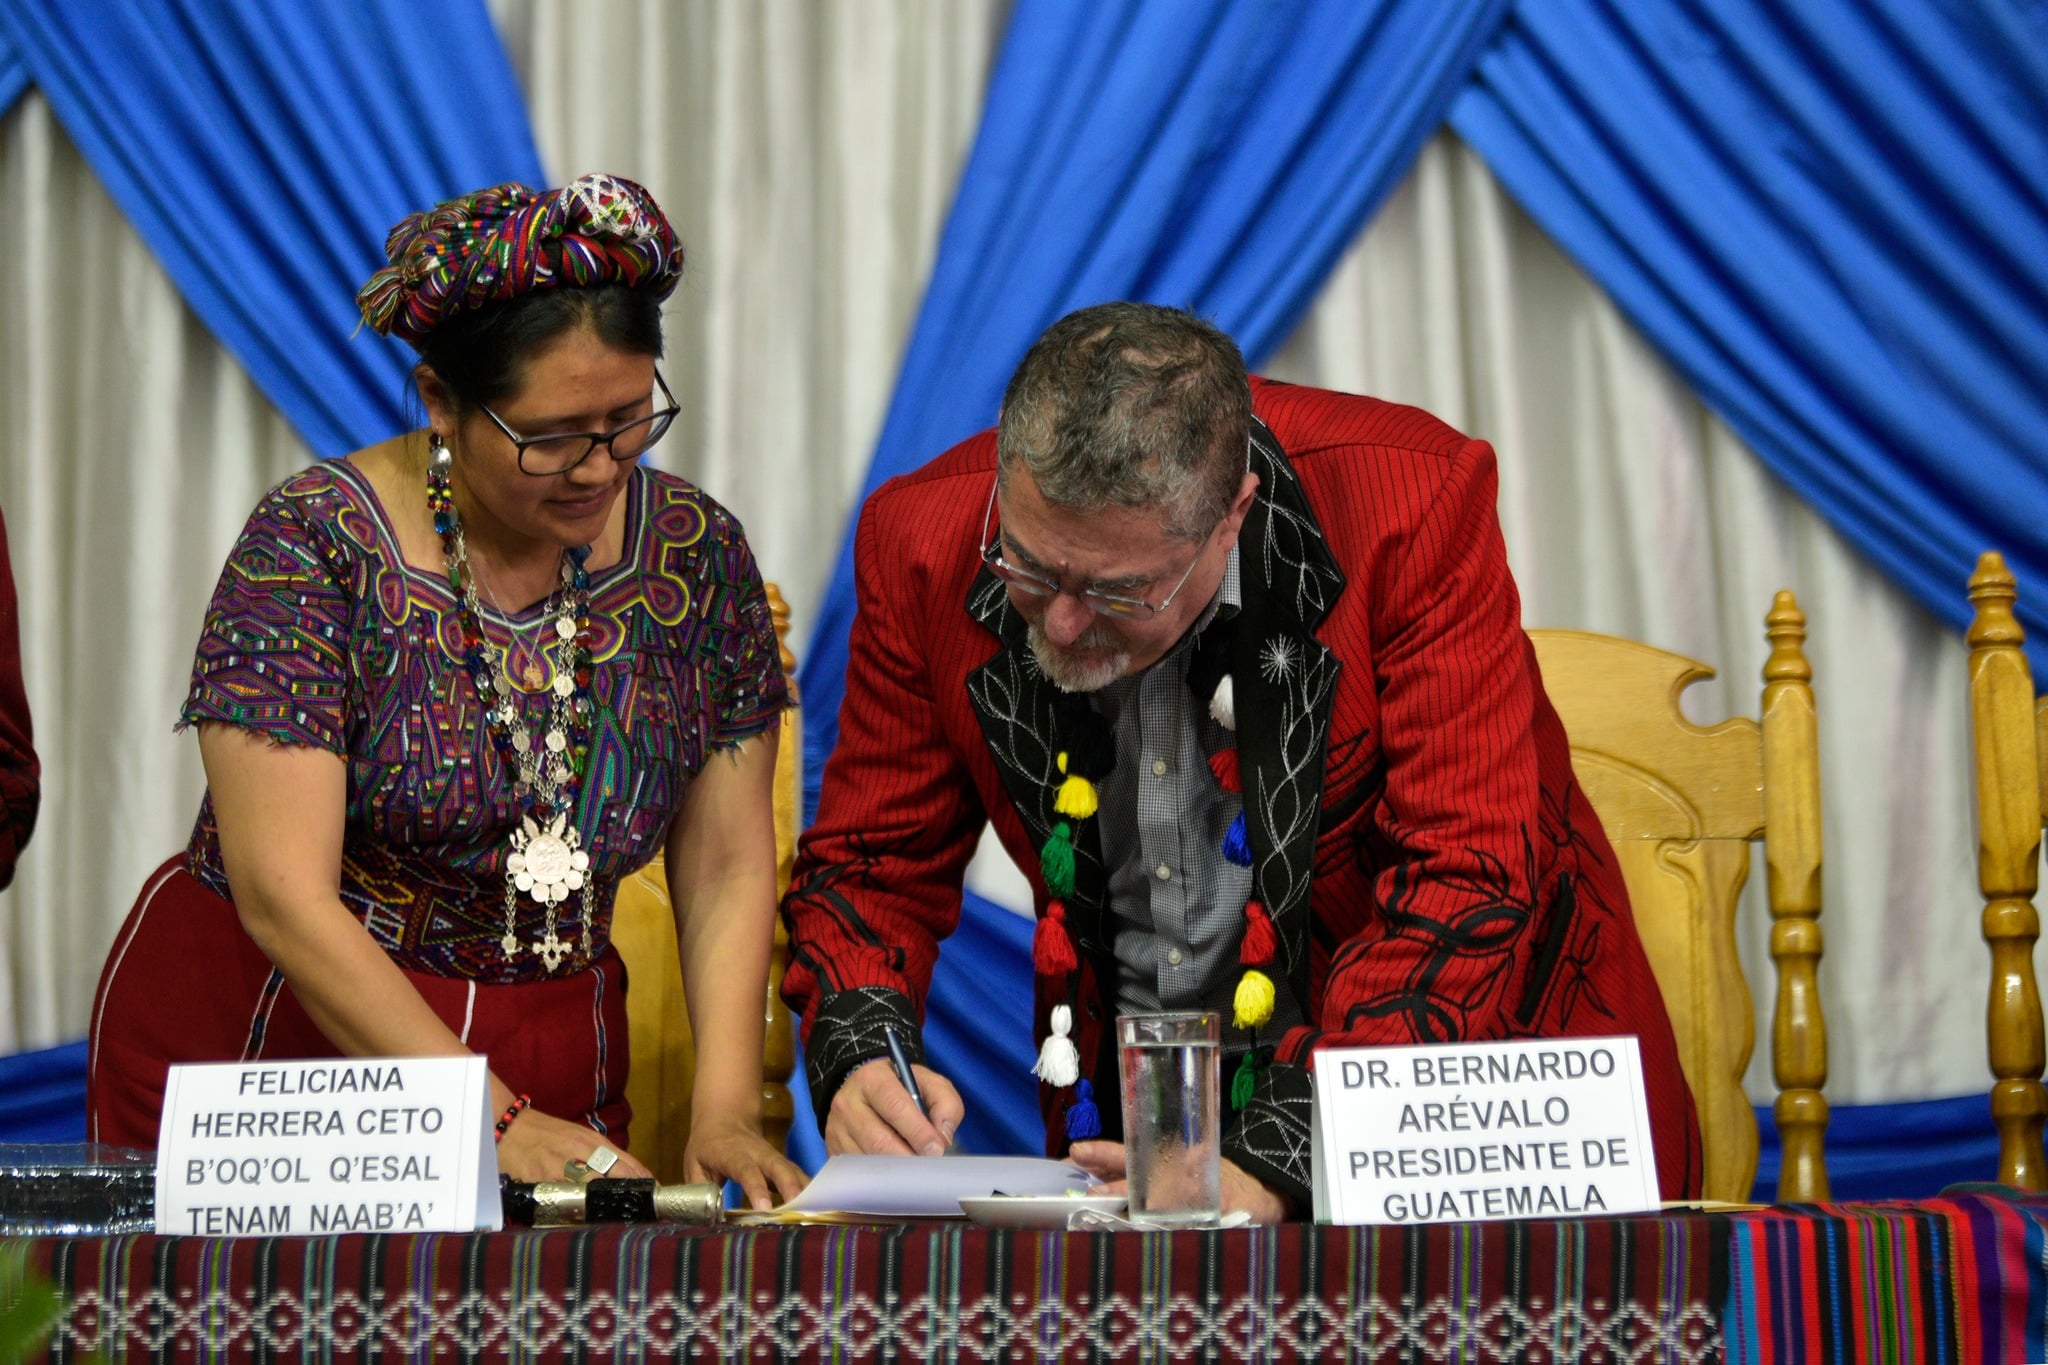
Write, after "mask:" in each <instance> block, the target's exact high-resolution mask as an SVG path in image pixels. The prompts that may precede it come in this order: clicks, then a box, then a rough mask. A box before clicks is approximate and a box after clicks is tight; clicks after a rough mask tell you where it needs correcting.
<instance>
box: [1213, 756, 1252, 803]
mask: <svg viewBox="0 0 2048 1365" xmlns="http://www.w3.org/2000/svg"><path fill="white" fill-rule="evenodd" d="M1209 771H1210V772H1212V773H1214V774H1216V785H1217V786H1218V787H1220V788H1222V789H1223V790H1224V791H1227V792H1241V791H1243V790H1244V774H1243V772H1241V771H1240V770H1239V768H1238V766H1237V750H1235V749H1218V750H1217V751H1216V752H1215V753H1213V754H1210V755H1209Z"/></svg>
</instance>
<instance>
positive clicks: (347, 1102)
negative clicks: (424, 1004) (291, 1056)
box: [156, 1057, 504, 1237]
mask: <svg viewBox="0 0 2048 1365" xmlns="http://www.w3.org/2000/svg"><path fill="white" fill-rule="evenodd" d="M490 1093H491V1091H490V1074H489V1071H488V1069H487V1067H486V1063H485V1061H484V1059H483V1058H481V1057H403V1058H390V1057H384V1058H366V1057H354V1058H345V1059H338V1060H335V1061H324V1062H226V1063H214V1064H208V1065H203V1066H174V1067H172V1068H171V1074H170V1078H169V1080H168V1081H167V1082H166V1084H165V1087H164V1113H163V1126H162V1128H161V1129H160V1130H159V1133H158V1137H157V1151H156V1230H157V1231H158V1232H160V1233H173V1234H177V1235H180V1236H198V1237H245V1236H262V1237H275V1236H289V1235H306V1234H311V1235H324V1234H327V1233H336V1232H472V1231H476V1230H479V1229H494V1228H498V1227H501V1226H503V1225H504V1214H503V1211H502V1206H501V1204H500V1203H499V1199H498V1152H497V1148H496V1145H495V1144H494V1143H493V1142H492V1140H491V1118H490V1113H489V1109H490Z"/></svg>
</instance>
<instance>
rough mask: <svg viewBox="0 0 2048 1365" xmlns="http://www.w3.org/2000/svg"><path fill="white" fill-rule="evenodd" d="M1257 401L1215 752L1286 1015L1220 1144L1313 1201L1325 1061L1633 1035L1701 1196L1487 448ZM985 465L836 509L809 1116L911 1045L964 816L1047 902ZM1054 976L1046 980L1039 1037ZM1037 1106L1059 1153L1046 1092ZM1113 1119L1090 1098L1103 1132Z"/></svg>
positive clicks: (1680, 1168) (1634, 944)
mask: <svg viewBox="0 0 2048 1365" xmlns="http://www.w3.org/2000/svg"><path fill="white" fill-rule="evenodd" d="M1252 396H1253V410H1254V413H1255V415H1256V417H1257V419H1258V421H1256V422H1255V423H1254V456H1253V468H1254V471H1255V472H1257V473H1258V474H1259V476H1260V487H1259V491H1258V496H1257V499H1256V502H1255V504H1254V507H1253V509H1252V511H1251V513H1250V514H1249V515H1248V517H1247V518H1246V521H1245V524H1244V528H1243V532H1242V535H1241V539H1240V542H1239V543H1240V550H1239V556H1240V558H1239V571H1240V575H1241V580H1242V592H1243V599H1244V600H1243V606H1242V608H1241V610H1240V612H1239V615H1238V619H1237V626H1236V631H1235V643H1234V645H1233V649H1234V650H1235V655H1234V657H1233V666H1232V677H1233V682H1234V687H1235V690H1236V698H1237V702H1236V711H1237V717H1238V730H1237V742H1238V753H1239V761H1240V764H1241V766H1242V769H1243V774H1244V790H1245V814H1246V819H1247V826H1248V832H1249V834H1250V842H1251V846H1252V851H1253V855H1254V859H1255V864H1254V867H1255V875H1256V878H1257V885H1258V888H1259V890H1260V892H1261V893H1262V898H1263V899H1264V901H1265V903H1266V907H1267V910H1268V912H1269V913H1270V914H1271V915H1272V918H1273V921H1274V925H1275V928H1276V929H1277V930H1278V934H1279V940H1280V950H1279V955H1278V958H1277V959H1276V962H1275V966H1274V970H1275V971H1276V972H1284V973H1286V975H1287V977H1288V978H1289V981H1290V984H1291V985H1292V987H1293V989H1294V993H1295V998H1297V999H1299V1000H1302V1001H1304V1002H1306V1008H1307V1013H1308V1015H1309V1021H1308V1023H1307V1024H1306V1025H1305V1026H1303V1027H1299V1028H1295V1029H1293V1030H1290V1031H1289V1032H1287V1033H1286V1034H1284V1035H1283V1036H1282V1037H1281V1038H1280V1039H1279V1040H1278V1042H1277V1045H1276V1047H1275V1050H1274V1058H1273V1061H1272V1064H1271V1065H1268V1066H1266V1067H1264V1068H1262V1069H1261V1071H1260V1073H1259V1082H1258V1086H1257V1090H1256V1092H1255V1093H1254V1095H1253V1098H1252V1102H1251V1104H1249V1105H1248V1106H1247V1107H1246V1108H1245V1110H1244V1112H1243V1113H1242V1115H1240V1116H1239V1119H1238V1122H1237V1126H1236V1128H1235V1130H1234V1131H1232V1132H1230V1133H1227V1134H1226V1137H1225V1141H1224V1151H1225V1154H1226V1155H1227V1156H1229V1157H1230V1158H1231V1159H1232V1160H1234V1161H1236V1162H1238V1164H1240V1165H1241V1166H1243V1167H1245V1168H1246V1169H1247V1170H1249V1171H1251V1172H1252V1173H1253V1174H1255V1175H1258V1176H1259V1177H1260V1178H1261V1179H1264V1180H1265V1181H1267V1183H1269V1184H1271V1185H1273V1186H1275V1187H1276V1188H1279V1189H1282V1190H1284V1191H1287V1192H1288V1193H1290V1194H1292V1195H1294V1196H1295V1197H1296V1198H1297V1199H1306V1197H1307V1196H1308V1193H1309V1159H1308V1151H1309V1144H1308V1133H1309V1102H1310V1098H1311V1095H1312V1084H1311V1081H1310V1073H1309V1070H1308V1068H1307V1065H1306V1063H1307V1059H1308V1056H1309V1053H1310V1052H1311V1051H1312V1050H1313V1049H1314V1048H1316V1047H1318V1046H1320V1045H1324V1044H1330V1045H1339V1044H1341V1045H1366V1044H1409V1043H1418V1042H1443V1041H1461V1040H1482V1039H1504V1038H1532V1037H1590V1036H1599V1035H1605V1034H1632V1035H1634V1036H1635V1037H1636V1038H1637V1039H1638V1040H1639V1041H1640V1044H1641V1048H1642V1060H1643V1072H1644V1075H1645V1078H1646V1080H1647V1083H1648V1086H1649V1092H1650V1117H1651V1124H1652V1133H1653V1139H1654V1142H1655V1145H1656V1152H1657V1165H1658V1177H1659V1182H1660V1184H1661V1186H1662V1189H1663V1193H1664V1195H1665V1197H1667V1198H1678V1197H1683V1196H1691V1195H1697V1194H1698V1192H1699V1187H1700V1176H1701V1163H1700V1141H1699V1129H1698V1124H1697V1121H1696V1119H1695V1117H1694V1114H1693V1106H1692V1097H1691V1095H1690V1093H1689V1091H1688V1090H1687V1088H1686V1084H1685V1080H1684V1078H1683V1075H1682V1073H1681V1071H1680V1069H1679V1062H1678V1054H1677V1048H1676V1045H1675V1043H1674V1041H1673V1038H1672V1033H1671V1026H1670V1022H1669V1020H1668V1018H1667V1016H1666V1014H1665V1011H1664V1003H1663V998H1662V996H1661V995H1660V993H1659V991H1658V988H1657V983H1656V980H1655V979H1654V978H1653V977H1652V975H1651V973H1650V967H1649V963H1648V960H1647V959H1646V958H1645V957H1644V955H1643V948H1642V943H1641V941H1640V939H1639V938H1638V937H1637V934H1636V930H1635V925H1634V921H1633V920H1632V918H1631V916H1630V913H1629V906H1628V897H1627V893H1626V892H1625V891H1624V889H1623V886H1622V882H1621V876H1620V872H1619V870H1618V868H1617V867H1616V864H1615V860H1614V854H1613V851H1612V849H1611V848H1610V847H1609V846H1608V843H1607V839H1606V836H1605V835H1604V834H1603V833H1602V831H1601V828H1600V824H1599V821H1598V819H1597V818H1596V817H1595V816H1594V814H1593V812H1592V810H1591V809H1590V808H1589V807H1588V806H1587V804H1586V801H1585V798H1584V796H1583V794H1582V793H1581V792H1580V790H1579V786H1578V783H1577V781H1576V779H1575V778H1574V777H1573V775H1572V768H1571V758H1570V753H1569V750H1568V748H1567V745H1566V740H1565V734H1564V729H1563V727H1562V725H1561V724H1560V723H1559V721H1558V718H1557V713H1556V712H1555V711H1554V710H1553V709H1552V707H1551V705H1550V702H1549V699H1548V698H1547V697H1546V696H1545V695H1544V692H1543V684H1542V680H1541V678H1540V677H1539V676H1538V674H1537V667H1536V659H1535V655H1534V652H1533V650H1532V648H1531V646H1530V644H1529V640H1528V637H1527V636H1526V635H1525V634H1524V633H1523V631H1522V627H1521V605H1520V599H1519V597H1518V595H1517V593H1516V591H1515V585H1514V582H1513V580H1512V578H1511V577H1510V576H1509V573H1508V567H1507V558H1506V553H1505V548H1504V546H1503V544H1502V540H1501V533H1500V525H1499V519H1498V516H1497V514H1496V511H1495V497H1496V475H1495V470H1494V461H1493V452H1492V450H1491V448H1490V447H1488V446H1487V445H1486V444H1485V443H1484V442H1481V441H1474V440H1468V439H1467V438H1465V437H1464V436H1461V435H1459V434H1458V433H1457V432H1455V431H1453V430H1451V429H1450V428H1449V427H1447V426H1445V425H1444V424H1443V423H1441V422H1439V421H1437V420H1436V419H1435V418H1433V417H1431V416H1429V415H1428V414H1426V413H1423V412H1420V411H1418V410H1416V409H1414V408H1407V407H1401V406H1398V405H1396V404H1392V403H1385V402H1381V401H1379V400H1377V399H1371V398H1360V397H1354V396H1351V395H1347V394H1339V393H1331V392H1327V391H1323V390H1318V389H1307V388H1300V387H1295V386H1291V385H1285V384H1276V383H1271V382H1265V381H1259V380H1254V381H1253V394H1252ZM994 468H995V437H994V433H993V432H983V433H982V434H980V435H978V436H974V437H972V438H970V439H968V440H966V441H963V442H962V443H961V444H959V445H958V446H955V447H954V448H953V449H952V450H950V451H948V452H946V453H945V454H944V455H942V456H940V457H939V458H938V459H936V460H934V461H932V462H931V463H930V464H928V465H926V466H925V467H924V468H922V469H920V470H917V471H916V472H914V473H911V474H907V475H904V476H902V477H900V478H897V479H892V480H891V481H889V482H888V483H886V484H884V485H883V486H882V487H881V488H880V489H878V490H876V492H875V494H874V495H873V496H872V497H871V498H869V500H868V502H867V505H866V507H865V508H864V509H863V510H862V513H861V519H860V525H859V529H858V531H857V533H856V539H855V571H856V581H857V589H858V602H859V612H858V615H857V617H856V618H855V621H854V626H853V634H852V641H851V654H850V663H849V666H848V668H847V680H846V698H845V701H844V703H843V704H842V706H841V708H840V717H839V742H838V745H837V747H836V748H835V750H834V751H833V754H832V757H831V759H830V761H829V762H828V763H827V765H826V768H825V774H824V790H823V796H822V799H821V801H820V804H819V807H818V815H817V819H816V821H815V822H814V823H813V824H812V825H811V827H810V829H809V831H808V832H807V833H806V834H805V836H804V839H803V842H802V845H801V847H800V849H799V852H798V856H797V865H796V873H795V880H794V882H793V884H792V886H791V889H790V892H789V895H788V897H787V898H786V900H785V901H784V913H785V915H786V916H787V918H788V923H789V929H790V941H791V955H790V965H789V970H788V973H787V975H786V977H785V978H784V983H783V992H784V994H785V996H786V997H787V998H788V1000H789V1002H790V1004H791V1006H792V1008H794V1009H796V1010H797V1011H799V1012H800V1013H801V1015H802V1017H803V1020H804V1029H805V1040H806V1057H807V1063H808V1072H809V1079H810V1083H811V1087H812V1094H813V1098H814V1101H815V1102H816V1105H817V1111H818V1113H819V1114H820V1115H821V1116H822V1115H823V1114H824V1113H825V1112H826V1111H827V1108H828V1107H829V1104H830V1100H831V1097H832V1095H833V1093H834V1092H835V1091H836V1090H837V1088H838V1086H839V1083H840V1082H841V1081H842V1080H843V1079H844V1078H845V1075H846V1073H847V1072H848V1071H850V1070H852V1068H853V1067H854V1066H856V1065H858V1064H859V1063H861V1062H863V1061H865V1060H867V1059H869V1058H871V1057H876V1056H881V1055H885V1053H886V1050H887V1049H886V1046H885V1044H884V1043H883V1041H882V1034H881V1029H882V1026H883V1025H884V1024H894V1025H895V1026H896V1027H897V1028H898V1030H899V1031H900V1032H901V1033H902V1034H903V1035H904V1037H905V1038H906V1039H908V1040H911V1041H912V1042H913V1043H914V1042H915V1040H916V1039H917V1038H918V1037H919V1021H920V1019H921V1017H922V1013H923V1007H924V1000H925V995H926V992H927V990H928V989H929V986H930V982H931V973H932V968H933V965H934V963H935V962H936V960H937V954H938V952H939V944H940V941H941V940H942V939H944V938H945V937H946V935H947V934H949V933H950V932H951V931H952V930H953V928H954V927H955V925H956V924H957V923H958V919H959V914H960V890H961V880H962V877H963V875H964V871H965V868H966V865H967V862H968V859H969V858H970V857H971V855H972V854H973V852H974V848H975V844H976V841H977V840H978V838H979V836H980V833H981V830H982V827H983V824H984V822H985V821H989V820H992V821H994V823H995V828H996V832H997V834H998V836H999V837H1000V838H1001V840H1002V843H1003V846H1004V847H1005V848H1006V849H1007V850H1008V851H1009V853H1010V855H1011V857H1012V858H1014V859H1015V860H1016V862H1017V864H1018V866H1019V867H1021V868H1023V869H1024V871H1025V873H1026V875H1027V876H1029V877H1030V878H1031V881H1032V885H1033V889H1034V893H1035V896H1036V900H1037V908H1038V912H1039V913H1040V914H1043V913H1044V911H1045V905H1046V900H1047V895H1046V890H1045V885H1044V882H1043V880H1042V878H1041V877H1040V875H1039V872H1038V854H1037V850H1038V848H1039V847H1040V846H1041V845H1042V844H1043V842H1044V841H1045V839H1046V837H1047V835H1048V834H1049V832H1050V831H1051V828H1052V825H1053V822H1054V821H1055V820H1056V819H1057V817H1056V816H1055V815H1054V813H1053V809H1052V805H1053V797H1054V794H1055V792H1056V790H1057V788H1058V785H1059V782H1060V780H1061V778H1060V774H1059V772H1058V770H1057V768H1056V767H1055V765H1054V751H1053V735H1054V730H1055V716H1056V714H1057V708H1058V706H1059V704H1060V700H1059V699H1060V694H1059V693H1058V692H1057V691H1056V689H1054V688H1053V686H1052V684H1051V683H1049V682H1047V681H1046V680H1045V679H1044V678H1043V677H1042V676H1041V675H1040V674H1039V673H1038V671H1037V669H1036V668H1035V667H1034V666H1033V664H1032V662H1031V657H1030V651H1029V648H1028V646H1027V645H1026V644H1025V643H1024V622H1023V620H1022V618H1021V616H1020V615H1019V614H1018V613H1017V612H1016V611H1015V610H1014V609H1013V608H1012V607H1011V606H1010V603H1009V599H1008V596H1007V594H1006V593H1005V592H1004V590H1003V587H1002V585H1001V584H1000V582H998V581H997V580H996V579H995V578H994V577H993V576H991V575H990V574H989V573H988V572H987V571H986V570H985V569H984V568H983V567H982V566H981V563H980V560H979V559H978V558H977V556H976V553H975V551H976V539H977V535H978V533H979V528H980V523H981V515H982V509H983V505H984V501H985V499H986V497H987V495H988V488H989V480H990V478H991V477H992V474H993V471H994ZM1282 656H1284V657H1285V658H1286V660H1287V663H1286V666H1285V667H1278V666H1275V660H1276V659H1277V658H1279V657H1282ZM1262 665H1263V666H1262ZM1095 823H1096V822H1094V821H1086V822H1082V826H1081V829H1080V830H1079V831H1077V834H1078V835H1079V837H1078V838H1077V842H1076V886H1075V891H1074V894H1073V896H1072V897H1070V898H1069V899H1068V901H1067V920H1068V927H1069V931H1070V932H1071V934H1072V936H1073V938H1074V941H1075V944H1076V947H1077V950H1078V953H1079V956H1080V958H1081V960H1082V961H1081V971H1080V981H1079V991H1078V999H1079V1001H1080V1005H1081V1007H1080V1008H1079V1009H1078V1010H1077V1011H1076V1018H1075V1021H1074V1041H1075V1043H1076V1045H1077V1047H1078V1048H1079V1050H1080V1054H1081V1065H1082V1074H1083V1075H1084V1076H1090V1077H1093V1078H1094V1080H1095V1089H1096V1093H1097V1094H1099V1095H1101V1096H1103V1097H1105V1098H1107V1097H1113V1096H1115V1095H1116V1094H1117V1093H1118V1092H1117V1086H1116V1081H1115V1068H1116V1056H1115V1052H1116V1049H1115V1047H1114V1046H1113V1045H1111V1044H1110V1043H1108V1042H1107V1041H1106V1040H1107V1039H1108V1038H1109V1037H1111V1036H1112V1035H1111V1031H1110V1030H1109V1027H1108V1026H1109V1020H1110V1018H1111V1017H1112V1016H1113V1014H1114V1009H1115V999H1116V991H1115V977H1114V973H1115V970H1116V966H1115V959H1114V957H1113V956H1112V955H1111V952H1110V943H1111V932H1110V931H1111V928H1112V925H1111V923H1110V920H1109V912H1108V909H1107V906H1106V903H1105V897H1106V889H1107V872H1106V870H1105V868H1104V867H1103V864H1102V859H1101V852H1100V849H1099V847H1098V846H1096V844H1095V843H1094V842H1093V840H1092V839H1091V838H1090V837H1089V836H1090V835H1091V834H1092V830H1093V827H1094V825H1095ZM1068 989H1069V985H1068V983H1065V982H1053V981H1049V980H1047V979H1045V978H1040V980H1039V989H1038V995H1039V999H1038V1002H1037V1010H1036V1028H1037V1033H1036V1035H1035V1036H1037V1037H1041V1038H1042V1037H1044V1036H1045V1032H1046V1029H1047V1020H1048V1015H1049V1011H1050V1009H1051V1007H1052V1006H1053V1005H1054V1004H1056V1003H1062V1002H1064V1001H1065V1000H1066V999H1067V998H1068V996H1067V993H1066V992H1067V990H1068ZM1040 1097H1041V1107H1042V1109H1043V1110H1044V1111H1045V1115H1046V1120H1047V1134H1048V1137H1047V1149H1048V1151H1049V1152H1052V1153H1054V1154H1058V1153H1059V1152H1060V1151H1062V1150H1063V1148H1064V1142H1065V1138H1064V1131H1063V1128H1062V1125H1061V1123H1060V1115H1061V1104H1062V1101H1061V1098H1060V1096H1059V1095H1058V1094H1057V1093H1056V1092H1053V1091H1051V1090H1050V1089H1049V1088H1047V1087H1044V1086H1041V1087H1040ZM1116 1108H1117V1106H1116V1103H1115V1101H1114V1099H1109V1102H1107V1103H1104V1104H1102V1105H1101V1113H1102V1119H1103V1123H1104V1126H1105V1129H1106V1130H1108V1135H1111V1136H1113V1135H1115V1130H1116V1127H1117V1118H1118V1116H1117V1115H1116V1113H1115V1110H1116Z"/></svg>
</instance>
